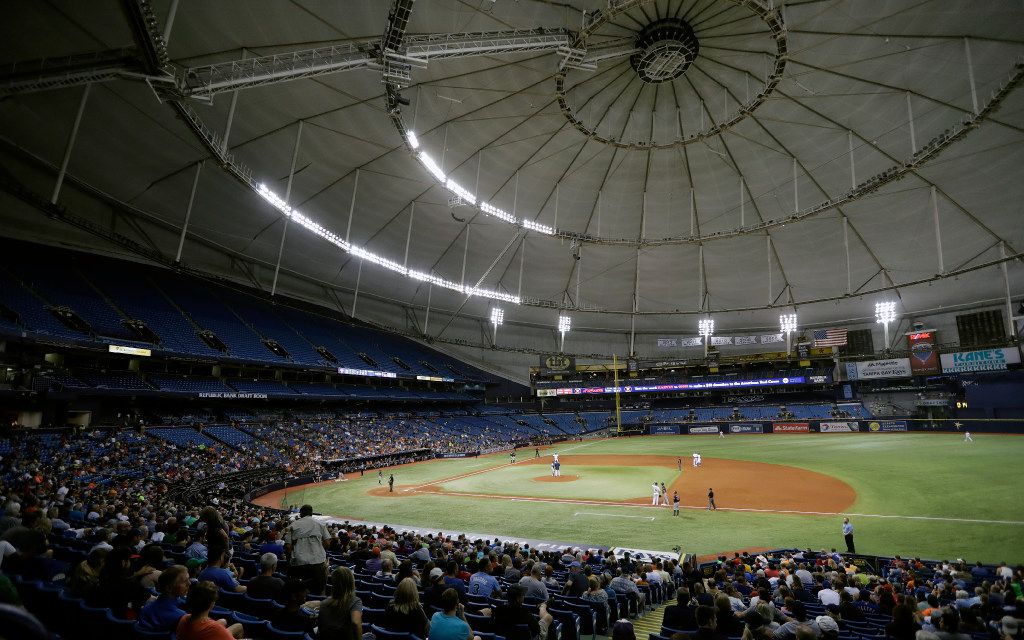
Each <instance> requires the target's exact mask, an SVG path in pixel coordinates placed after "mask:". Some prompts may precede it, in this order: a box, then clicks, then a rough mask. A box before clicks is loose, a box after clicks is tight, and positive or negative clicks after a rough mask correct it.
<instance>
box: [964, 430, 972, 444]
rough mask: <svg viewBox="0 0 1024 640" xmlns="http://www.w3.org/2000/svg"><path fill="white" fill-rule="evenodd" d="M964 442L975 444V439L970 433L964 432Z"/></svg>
mask: <svg viewBox="0 0 1024 640" xmlns="http://www.w3.org/2000/svg"><path fill="white" fill-rule="evenodd" d="M964 442H974V438H972V437H971V432H970V431H964Z"/></svg>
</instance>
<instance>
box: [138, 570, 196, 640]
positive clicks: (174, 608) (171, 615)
mask: <svg viewBox="0 0 1024 640" xmlns="http://www.w3.org/2000/svg"><path fill="white" fill-rule="evenodd" d="M190 585H191V583H190V582H189V578H188V569H186V568H185V567H183V566H182V565H180V564H176V565H174V566H173V567H170V568H169V569H166V570H164V571H162V572H161V573H160V577H159V578H158V579H157V582H156V588H157V591H158V592H159V593H160V595H159V597H157V598H156V599H155V600H152V601H151V602H150V603H149V604H147V605H146V606H144V607H142V611H140V612H139V618H138V620H139V625H140V626H142V627H143V628H144V629H146V630H147V631H163V632H166V633H171V632H172V631H174V630H175V628H177V626H178V621H179V620H181V617H182V616H184V615H185V612H184V611H183V610H182V609H181V607H179V606H178V598H182V597H184V596H185V595H187V594H188V591H189V586H190Z"/></svg>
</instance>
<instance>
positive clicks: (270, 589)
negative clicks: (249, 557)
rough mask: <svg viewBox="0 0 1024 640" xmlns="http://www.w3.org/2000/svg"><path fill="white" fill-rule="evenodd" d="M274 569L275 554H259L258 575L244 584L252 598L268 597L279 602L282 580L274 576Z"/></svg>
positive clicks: (275, 568) (275, 566) (275, 564)
mask: <svg viewBox="0 0 1024 640" xmlns="http://www.w3.org/2000/svg"><path fill="white" fill-rule="evenodd" d="M275 571H277V556H276V555H274V554H273V553H264V554H263V555H262V556H260V575H258V576H256V577H255V578H253V579H252V580H250V581H249V584H247V585H246V593H248V594H249V596H251V597H253V598H260V599H265V598H270V599H271V600H276V601H278V602H280V601H281V597H280V596H281V589H282V588H284V580H282V579H281V578H278V577H277V576H275V575H274V572H275Z"/></svg>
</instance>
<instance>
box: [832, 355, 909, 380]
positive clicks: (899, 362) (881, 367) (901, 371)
mask: <svg viewBox="0 0 1024 640" xmlns="http://www.w3.org/2000/svg"><path fill="white" fill-rule="evenodd" d="M910 375H911V368H910V358H889V359H887V360H868V361H866V362H847V363H846V377H848V378H849V379H850V380H875V379H879V378H909V377H910Z"/></svg>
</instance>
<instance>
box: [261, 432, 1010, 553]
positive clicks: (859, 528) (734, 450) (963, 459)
mask: <svg viewBox="0 0 1024 640" xmlns="http://www.w3.org/2000/svg"><path fill="white" fill-rule="evenodd" d="M974 438H975V442H973V443H967V442H964V441H963V440H964V439H963V436H962V435H960V434H935V433H929V434H919V433H863V434H792V435H783V434H778V435H730V436H728V437H726V438H718V437H716V436H671V435H670V436H644V437H634V438H617V439H610V440H587V441H583V442H566V443H562V444H559V445H555V446H553V447H549V448H546V449H542V450H541V451H540V457H539V458H536V457H535V451H534V449H520V450H519V452H518V461H517V463H516V464H514V465H512V464H509V456H508V453H507V452H506V453H499V454H494V455H490V456H484V457H479V458H461V459H439V460H433V461H430V462H424V463H417V464H411V465H403V466H399V467H394V468H391V469H385V470H384V481H385V484H384V485H378V478H377V474H376V472H373V473H368V474H366V475H365V476H363V477H360V476H359V475H358V474H355V475H354V476H350V477H349V478H348V479H347V480H346V481H344V482H335V481H330V482H324V483H320V484H318V485H307V486H305V487H295V488H288V489H287V490H283V491H277V492H274V493H272V494H268V495H266V496H264V497H263V498H261V499H260V500H259V501H260V502H262V503H264V504H267V505H269V506H282V505H291V504H302V503H309V504H312V505H313V506H314V508H315V509H316V510H317V511H318V512H322V513H324V514H329V515H333V516H337V517H339V518H351V519H362V520H369V521H374V522H387V523H391V524H395V525H410V526H419V527H425V528H430V529H435V530H438V531H471V532H478V533H488V534H494V535H497V536H499V537H500V536H509V537H511V536H519V537H527V538H536V539H543V540H558V541H565V542H572V543H575V544H581V545H583V544H592V545H607V546H624V547H633V548H640V549H651V550H663V551H669V550H671V549H672V547H674V546H679V547H681V548H682V550H683V551H685V552H687V553H695V554H698V555H707V554H715V553H719V552H727V551H733V550H741V549H751V550H752V549H755V548H777V547H791V546H796V547H813V548H816V549H820V548H831V547H836V548H838V549H840V550H844V544H843V537H842V534H841V523H842V516H843V515H848V516H849V517H850V519H851V522H852V523H853V525H854V527H855V542H856V546H857V551H858V552H859V553H867V554H879V555H891V554H901V555H920V556H922V557H927V558H935V559H943V558H957V557H962V558H966V559H968V560H971V561H973V560H982V561H984V562H999V561H1003V560H1005V561H1007V562H1008V563H1018V562H1024V487H1022V482H1021V479H1020V476H1019V475H1018V474H1019V470H1020V465H1021V460H1024V437H1020V436H1010V435H975V436H974ZM556 452H557V453H558V454H559V458H560V462H561V474H562V477H561V478H552V477H551V470H550V463H551V454H552V453H556ZM694 452H698V453H700V454H701V455H702V457H703V465H702V466H701V467H700V468H697V469H695V468H693V467H692V464H691V460H692V458H691V456H692V454H693V453H694ZM680 458H682V465H681V466H682V470H681V471H680V470H679V468H680V464H679V459H680ZM391 473H393V474H394V476H395V488H394V492H393V493H390V492H388V488H387V485H386V481H387V477H388V474H391ZM653 482H658V483H661V482H664V483H665V484H666V485H667V486H668V493H669V495H671V494H672V492H673V491H678V492H679V494H680V497H681V503H682V506H683V508H682V510H681V514H680V515H679V516H678V517H674V516H673V515H672V510H671V508H669V507H665V506H659V507H654V506H651V483H653ZM709 487H713V488H714V490H715V500H716V503H717V506H718V510H717V511H714V512H709V511H708V510H707V509H706V506H707V491H708V488H709Z"/></svg>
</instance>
